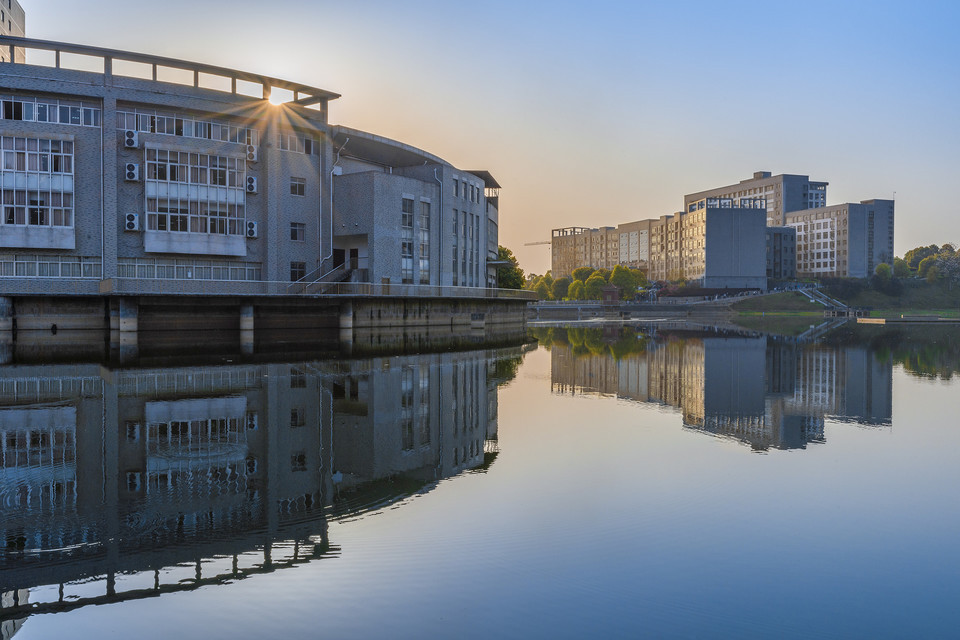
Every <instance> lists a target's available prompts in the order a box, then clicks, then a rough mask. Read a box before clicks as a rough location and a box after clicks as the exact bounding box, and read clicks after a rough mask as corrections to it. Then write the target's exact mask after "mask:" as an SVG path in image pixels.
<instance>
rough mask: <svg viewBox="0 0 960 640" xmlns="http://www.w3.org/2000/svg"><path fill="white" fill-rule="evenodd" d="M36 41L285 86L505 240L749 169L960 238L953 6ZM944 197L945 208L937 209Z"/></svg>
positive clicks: (332, 15)
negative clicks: (333, 95)
mask: <svg viewBox="0 0 960 640" xmlns="http://www.w3.org/2000/svg"><path fill="white" fill-rule="evenodd" d="M22 4H23V6H24V9H25V10H26V12H27V35H28V36H29V37H34V38H41V39H50V40H66V41H70V42H77V43H82V44H93V45H98V46H105V47H112V48H118V49H128V50H133V51H142V52H145V53H152V54H157V55H165V56H171V57H177V58H185V59H188V60H195V61H201V62H207V63H210V64H216V65H221V66H226V67H232V68H238V69H243V70H248V71H254V72H260V73H264V74H269V75H274V76H279V77H283V78H287V79H290V80H295V81H299V82H303V83H305V84H310V85H315V86H320V87H323V88H326V89H329V90H331V91H335V92H337V93H340V94H342V95H343V97H342V98H340V99H339V100H336V101H335V102H333V103H332V104H331V110H330V121H331V122H332V123H335V124H343V125H346V126H350V127H355V128H359V129H365V130H368V131H374V132H376V133H378V134H381V135H384V136H388V137H391V138H396V139H398V140H402V141H404V142H406V143H408V144H412V145H414V146H417V147H420V148H422V149H424V150H427V151H429V152H431V153H435V154H437V155H439V156H441V157H443V158H445V159H447V160H449V161H450V162H452V163H453V164H454V165H456V166H458V167H461V168H466V169H480V168H482V169H488V170H489V171H491V172H492V173H493V175H494V176H495V177H496V178H497V180H499V182H500V183H501V184H502V185H503V191H502V193H501V200H500V202H501V219H500V220H501V224H500V241H501V244H504V245H506V246H508V247H510V248H511V249H512V250H513V251H514V253H515V254H516V255H517V257H518V258H519V259H520V264H521V266H522V267H523V268H524V269H525V270H526V271H528V272H530V271H533V272H537V273H542V272H543V271H545V270H546V269H548V268H549V262H550V250H549V247H548V246H545V245H544V246H533V247H526V246H523V245H524V243H526V242H533V241H538V240H547V239H549V237H550V229H552V228H554V227H562V226H601V225H616V224H619V223H622V222H627V221H630V220H637V219H642V218H648V217H656V216H660V215H663V214H666V213H672V212H674V211H676V210H677V209H679V208H681V207H682V204H683V199H682V198H683V194H684V193H690V192H694V191H699V190H703V189H707V188H710V187H714V186H720V185H723V184H729V183H732V182H737V181H739V180H741V179H744V178H747V177H749V176H750V175H751V174H752V173H753V172H754V171H759V170H769V171H772V172H774V173H800V174H807V175H809V176H810V177H811V178H812V179H815V180H827V181H829V182H830V186H829V187H828V189H827V203H828V204H834V203H839V202H847V201H854V202H856V201H859V200H864V199H868V198H890V197H892V196H893V195H894V192H896V200H897V209H896V211H897V224H896V240H895V249H896V252H897V254H899V255H902V254H903V253H904V252H905V251H906V250H907V249H909V248H911V247H914V246H917V245H919V244H930V243H933V242H936V243H938V244H940V243H943V242H946V241H960V207H958V206H957V204H956V203H955V201H954V200H953V198H952V196H951V195H950V193H951V192H952V187H953V185H954V184H956V182H957V180H956V177H957V175H958V174H960V171H958V169H960V162H958V159H957V158H958V154H957V149H958V148H960V123H958V118H957V115H956V108H957V106H956V105H957V104H958V100H957V98H958V93H960V78H958V71H957V69H958V65H957V63H958V62H960V44H958V42H960V39H958V38H957V37H956V35H955V33H954V32H955V28H956V25H957V24H958V17H960V9H958V8H957V7H958V6H960V5H956V4H954V3H948V2H940V3H938V2H912V3H906V2H844V3H836V4H837V5H842V6H839V7H838V6H835V3H832V2H805V3H803V4H795V3H783V4H781V3H770V2H724V3H714V2H682V1H680V2H669V3H666V2H650V3H646V2H631V3H619V2H603V1H600V2H592V3H585V2H577V3H574V2H564V1H560V2H556V1H555V2H526V3H516V2H500V1H492V2H478V3H459V2H434V1H423V2H420V1H416V0H412V1H408V2H380V1H363V0H359V1H354V2H327V1H320V2H291V1H289V0H276V1H274V2H267V3H263V2H249V1H245V0H239V1H233V2H220V1H213V2H185V1H183V0H169V1H168V2H165V3H141V2H119V1H100V2H83V3H78V2H67V1H66V0H49V1H41V0H22ZM944 202H947V204H946V205H945V204H943V203H944Z"/></svg>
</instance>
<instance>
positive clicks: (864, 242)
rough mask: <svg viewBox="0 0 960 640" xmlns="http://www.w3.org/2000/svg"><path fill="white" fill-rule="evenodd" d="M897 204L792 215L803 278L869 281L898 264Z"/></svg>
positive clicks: (861, 205) (881, 202)
mask: <svg viewBox="0 0 960 640" xmlns="http://www.w3.org/2000/svg"><path fill="white" fill-rule="evenodd" d="M893 209H894V202H893V200H864V201H863V202H860V203H857V204H855V203H845V204H838V205H832V206H829V207H819V208H816V209H807V210H804V211H794V212H791V213H789V214H787V226H789V227H791V228H793V229H795V230H796V234H797V273H798V275H800V276H801V277H819V278H824V277H832V278H868V277H870V276H872V275H873V273H874V270H875V269H876V268H877V265H879V264H880V263H886V264H891V265H892V264H893V223H894V212H893Z"/></svg>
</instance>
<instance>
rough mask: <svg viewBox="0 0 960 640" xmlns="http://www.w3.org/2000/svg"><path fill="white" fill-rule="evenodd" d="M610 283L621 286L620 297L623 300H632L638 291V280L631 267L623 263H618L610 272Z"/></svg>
mask: <svg viewBox="0 0 960 640" xmlns="http://www.w3.org/2000/svg"><path fill="white" fill-rule="evenodd" d="M609 282H610V284H612V285H614V286H616V287H620V298H621V299H622V300H632V299H633V295H634V294H635V293H636V292H637V280H636V277H635V276H634V275H633V273H631V272H630V269H627V268H626V267H624V266H623V265H619V264H618V265H617V266H615V267H614V268H613V272H612V273H611V274H610V280H609Z"/></svg>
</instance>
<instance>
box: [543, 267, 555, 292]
mask: <svg viewBox="0 0 960 640" xmlns="http://www.w3.org/2000/svg"><path fill="white" fill-rule="evenodd" d="M543 281H544V282H545V283H547V286H548V287H550V288H551V289H553V274H551V273H550V271H547V272H546V273H545V274H543Z"/></svg>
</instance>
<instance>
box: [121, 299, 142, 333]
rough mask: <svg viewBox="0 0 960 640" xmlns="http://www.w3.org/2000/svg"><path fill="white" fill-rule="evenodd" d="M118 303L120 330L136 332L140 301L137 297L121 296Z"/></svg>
mask: <svg viewBox="0 0 960 640" xmlns="http://www.w3.org/2000/svg"><path fill="white" fill-rule="evenodd" d="M118 303H119V306H118V310H117V315H118V321H119V327H118V328H119V329H120V332H121V333H127V332H130V333H136V332H137V314H138V312H139V304H138V301H137V300H136V299H135V298H119V299H118Z"/></svg>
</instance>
